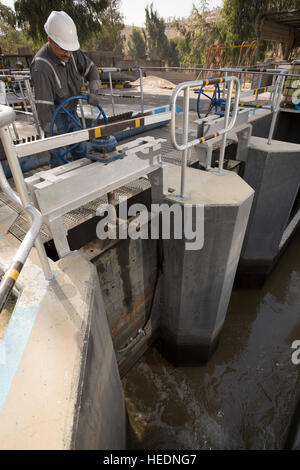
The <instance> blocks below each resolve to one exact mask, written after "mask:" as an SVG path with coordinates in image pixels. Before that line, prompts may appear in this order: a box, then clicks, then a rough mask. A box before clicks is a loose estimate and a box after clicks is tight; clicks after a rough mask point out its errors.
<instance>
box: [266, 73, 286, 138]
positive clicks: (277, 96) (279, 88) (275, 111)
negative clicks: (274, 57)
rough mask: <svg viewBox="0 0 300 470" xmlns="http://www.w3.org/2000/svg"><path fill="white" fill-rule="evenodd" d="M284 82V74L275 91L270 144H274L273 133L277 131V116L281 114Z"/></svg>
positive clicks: (280, 76) (279, 77) (279, 79)
mask: <svg viewBox="0 0 300 470" xmlns="http://www.w3.org/2000/svg"><path fill="white" fill-rule="evenodd" d="M284 82H285V77H284V76H283V75H279V76H278V83H277V85H278V86H277V89H276V91H275V92H274V98H273V117H272V122H271V127H270V132H269V137H268V145H271V144H272V139H273V134H274V131H275V126H276V123H277V118H278V114H279V108H280V100H281V94H282V90H283V87H284Z"/></svg>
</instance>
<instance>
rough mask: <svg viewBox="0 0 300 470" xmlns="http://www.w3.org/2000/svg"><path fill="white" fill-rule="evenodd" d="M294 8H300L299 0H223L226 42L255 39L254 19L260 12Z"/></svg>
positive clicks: (237, 42) (236, 42)
mask: <svg viewBox="0 0 300 470" xmlns="http://www.w3.org/2000/svg"><path fill="white" fill-rule="evenodd" d="M294 8H300V0H265V1H264V2H262V1H261V0H251V1H249V0H224V6H223V12H222V15H223V17H224V20H225V28H226V31H227V42H228V43H229V42H230V43H233V44H241V43H242V42H243V41H251V40H253V39H256V33H255V20H256V17H257V15H259V14H260V13H265V12H267V11H284V10H289V9H294Z"/></svg>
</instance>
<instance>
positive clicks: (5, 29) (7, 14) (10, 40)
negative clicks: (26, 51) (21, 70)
mask: <svg viewBox="0 0 300 470" xmlns="http://www.w3.org/2000/svg"><path fill="white" fill-rule="evenodd" d="M14 20H15V16H14V12H13V10H12V9H11V8H9V7H7V6H5V5H2V4H0V43H1V49H2V53H3V54H16V53H17V52H18V47H24V46H29V47H31V48H32V46H33V42H32V40H31V39H30V38H29V37H28V36H27V35H26V33H25V32H24V31H20V30H17V29H16V28H15V27H14V26H12V24H14Z"/></svg>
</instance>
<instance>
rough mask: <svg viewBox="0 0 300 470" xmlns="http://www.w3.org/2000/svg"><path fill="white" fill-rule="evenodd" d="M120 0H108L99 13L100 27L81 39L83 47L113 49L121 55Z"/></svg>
mask: <svg viewBox="0 0 300 470" xmlns="http://www.w3.org/2000/svg"><path fill="white" fill-rule="evenodd" d="M119 9H120V0H108V7H107V8H106V9H105V10H104V11H103V13H102V14H101V17H100V18H101V29H100V28H99V30H98V31H97V32H95V33H93V34H91V35H89V38H88V39H85V40H84V41H83V46H84V47H85V49H95V50H101V51H113V52H114V53H115V54H116V55H119V56H122V55H123V47H124V41H125V36H124V35H123V29H124V21H123V16H122V15H121V13H120V11H119Z"/></svg>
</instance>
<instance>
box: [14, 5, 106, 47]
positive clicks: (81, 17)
mask: <svg viewBox="0 0 300 470" xmlns="http://www.w3.org/2000/svg"><path fill="white" fill-rule="evenodd" d="M107 6H108V0H82V1H78V0H43V1H42V2H41V1H40V0H16V2H15V11H16V18H15V19H16V24H17V26H18V27H20V28H22V29H24V30H25V31H27V32H28V33H29V35H30V37H31V38H32V39H33V40H34V41H35V42H36V43H38V44H40V45H41V44H43V43H44V42H45V41H46V38H47V36H46V33H45V31H44V24H45V22H46V20H47V18H48V16H49V14H50V13H51V11H53V10H57V11H60V10H63V11H65V12H66V13H68V15H70V16H71V18H72V19H73V20H74V22H75V24H76V26H77V31H78V38H79V41H83V40H84V39H85V38H86V36H87V32H89V34H92V33H93V32H96V31H98V30H99V29H100V24H99V21H98V16H99V15H101V14H102V13H103V11H104V10H105V8H107Z"/></svg>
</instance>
